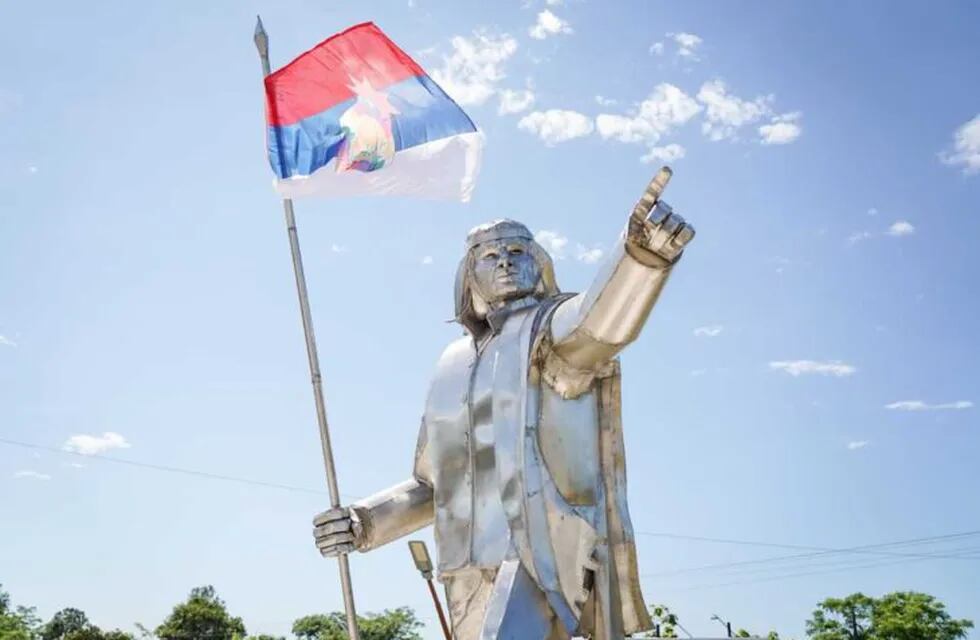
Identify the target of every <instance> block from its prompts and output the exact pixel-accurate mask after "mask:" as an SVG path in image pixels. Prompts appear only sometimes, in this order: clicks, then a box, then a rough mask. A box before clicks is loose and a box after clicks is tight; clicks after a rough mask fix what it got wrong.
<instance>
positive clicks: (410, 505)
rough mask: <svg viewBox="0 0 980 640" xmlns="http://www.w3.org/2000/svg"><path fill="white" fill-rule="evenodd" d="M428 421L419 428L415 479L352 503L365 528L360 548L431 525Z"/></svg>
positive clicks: (360, 549) (353, 509)
mask: <svg viewBox="0 0 980 640" xmlns="http://www.w3.org/2000/svg"><path fill="white" fill-rule="evenodd" d="M428 449H429V447H428V437H427V435H426V428H425V421H424V420H423V421H422V427H421V429H420V430H419V439H418V445H417V446H416V449H415V468H414V472H413V474H412V478H411V479H409V480H405V481H404V482H401V483H399V484H396V485H395V486H393V487H389V488H388V489H385V490H384V491H380V492H378V493H376V494H374V495H373V496H370V497H367V498H365V499H363V500H360V501H358V502H355V503H354V504H352V505H351V510H352V511H353V512H354V515H355V519H356V520H357V522H358V524H359V526H360V527H361V529H362V533H361V535H360V536H359V541H358V546H357V549H358V551H370V550H371V549H375V548H377V547H380V546H381V545H384V544H387V543H389V542H391V541H393V540H397V539H398V538H401V537H402V536H407V535H408V534H410V533H412V532H413V531H418V530H419V529H421V528H422V527H425V526H428V525H430V524H432V520H433V519H434V517H435V506H434V504H433V500H432V467H431V465H430V464H429V459H428Z"/></svg>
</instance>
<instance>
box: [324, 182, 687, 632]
mask: <svg viewBox="0 0 980 640" xmlns="http://www.w3.org/2000/svg"><path fill="white" fill-rule="evenodd" d="M669 177H670V174H669V172H668V171H662V172H661V173H660V174H658V176H657V178H655V180H654V181H653V182H651V185H650V186H649V187H648V190H647V192H646V193H645V194H644V196H643V198H642V199H641V200H640V202H639V203H638V205H637V208H636V209H635V210H634V212H633V214H632V215H631V216H630V217H629V222H628V224H627V228H626V231H625V232H624V234H623V235H622V236H621V237H620V239H619V241H618V242H617V245H616V247H615V248H614V250H613V251H612V252H611V253H610V255H609V257H608V259H607V261H606V263H605V264H604V265H603V267H602V268H601V269H600V271H599V273H598V275H597V276H596V278H595V280H594V282H593V283H592V285H591V286H590V287H589V289H588V290H587V291H585V292H584V293H581V294H578V295H574V296H573V295H568V294H561V293H560V292H559V289H558V286H557V282H556V280H555V276H554V269H553V266H552V262H551V259H550V257H549V256H548V255H547V253H546V252H545V250H544V249H543V248H542V247H541V246H540V245H538V244H537V243H536V242H535V241H534V239H533V236H532V235H531V233H530V232H529V231H528V229H527V228H526V227H524V225H522V224H520V223H517V222H514V221H512V220H504V221H496V222H493V223H488V224H486V225H481V226H480V227H477V228H476V229H474V230H473V231H472V232H471V233H470V235H469V237H468V239H467V252H466V255H465V256H464V257H463V259H462V261H461V262H460V268H459V274H458V276H457V279H456V289H455V296H456V317H457V320H458V321H459V322H460V324H462V325H463V326H464V327H465V328H466V330H467V335H466V336H464V337H462V338H460V339H458V340H456V341H454V342H453V343H452V344H450V345H449V346H448V347H447V348H446V350H445V351H444V352H443V354H442V356H441V358H440V359H439V362H438V364H437V366H436V371H435V375H434V376H433V379H432V382H431V385H430V390H429V395H428V398H427V400H426V403H425V411H424V415H423V420H422V427H421V429H420V433H419V440H418V446H417V449H416V453H415V467H414V473H413V477H412V479H410V480H407V481H405V482H403V483H401V484H399V485H396V486H394V487H392V488H390V489H387V490H385V491H382V492H380V493H378V494H376V495H374V496H371V497H369V498H367V499H365V500H362V501H360V502H358V503H355V504H354V505H351V507H350V508H349V509H340V510H332V511H329V512H325V513H324V514H321V515H320V516H317V519H316V521H315V525H316V529H315V532H314V533H315V536H316V539H317V546H318V547H319V549H320V550H321V552H322V553H323V554H324V555H328V556H329V555H334V554H336V553H338V552H343V551H346V550H348V549H357V550H360V551H367V550H370V549H374V548H376V547H378V546H380V545H382V544H385V543H387V542H390V541H391V540H394V539H396V538H398V537H401V536H404V535H407V534H408V533H410V532H412V531H415V530H417V529H419V528H421V527H423V526H425V525H427V524H430V523H434V525H435V540H436V560H437V562H436V566H437V571H438V575H439V579H440V580H441V581H442V582H443V583H444V584H445V585H446V588H447V597H448V600H449V609H450V613H451V618H452V624H453V634H454V637H455V638H456V639H457V640H476V639H477V638H480V639H486V640H493V639H496V638H504V637H521V638H528V639H538V640H552V639H564V638H569V637H570V636H572V635H585V636H589V637H593V638H597V639H599V640H613V639H617V638H623V637H624V635H625V634H627V633H633V632H636V631H640V630H645V629H649V628H650V627H651V621H650V618H649V615H648V614H647V612H646V608H645V604H644V600H643V596H642V594H641V592H640V585H639V576H638V572H637V563H636V548H635V544H634V540H633V530H632V525H631V523H630V518H629V511H628V508H627V502H626V470H625V447H624V443H623V435H622V425H621V420H620V415H621V410H620V376H619V366H618V362H617V361H616V359H615V357H616V355H617V354H618V353H619V351H620V350H622V349H623V348H624V347H625V346H626V345H628V344H629V343H630V342H632V341H633V340H635V339H636V337H637V336H638V335H639V333H640V330H641V329H642V327H643V324H644V323H645V322H646V320H647V318H648V316H649V314H650V311H651V309H652V308H653V306H654V304H655V303H656V301H657V298H658V296H659V294H660V291H661V290H662V288H663V286H664V284H665V283H666V281H667V278H668V276H669V274H670V271H671V269H672V268H673V265H674V264H675V263H676V262H677V260H678V259H679V258H680V255H681V252H682V250H683V248H684V246H685V245H686V244H687V243H688V242H689V241H690V240H691V239H692V238H693V237H694V230H693V228H691V227H690V226H689V225H687V224H686V223H685V222H684V221H683V219H682V218H680V216H678V215H677V214H675V213H673V211H672V210H671V208H670V207H669V206H668V205H666V204H665V203H663V202H662V201H660V200H659V196H660V193H661V192H662V191H663V188H664V186H666V183H667V180H668V179H669ZM514 629H520V632H519V633H517V632H515V631H514ZM515 633H516V635H515Z"/></svg>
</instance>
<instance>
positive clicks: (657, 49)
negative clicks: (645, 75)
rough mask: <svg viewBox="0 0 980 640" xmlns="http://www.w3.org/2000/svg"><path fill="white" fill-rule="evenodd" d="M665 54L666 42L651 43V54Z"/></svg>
mask: <svg viewBox="0 0 980 640" xmlns="http://www.w3.org/2000/svg"><path fill="white" fill-rule="evenodd" d="M663 54H664V43H663V42H654V43H653V44H651V45H650V55H651V56H662V55H663Z"/></svg>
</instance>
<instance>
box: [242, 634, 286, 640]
mask: <svg viewBox="0 0 980 640" xmlns="http://www.w3.org/2000/svg"><path fill="white" fill-rule="evenodd" d="M245 640H286V639H285V638H284V637H282V636H270V635H269V634H267V633H260V634H259V635H257V636H249V637H247V638H245Z"/></svg>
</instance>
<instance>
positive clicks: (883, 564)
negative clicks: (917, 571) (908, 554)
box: [667, 558, 933, 592]
mask: <svg viewBox="0 0 980 640" xmlns="http://www.w3.org/2000/svg"><path fill="white" fill-rule="evenodd" d="M932 559H933V558H911V559H903V560H886V561H884V562H872V563H867V564H859V565H854V566H850V567H838V568H836V569H827V570H823V571H805V572H801V573H790V574H786V575H779V576H767V577H764V578H756V579H753V580H734V581H732V582H720V583H716V584H704V585H696V586H693V587H684V588H681V589H669V588H668V589H667V590H670V591H680V592H683V591H702V590H704V589H717V588H720V587H731V586H735V585H744V584H756V583H760V582H774V581H778V580H789V579H791V578H802V577H804V576H815V575H822V574H827V573H840V572H842V571H856V570H860V569H872V568H876V567H887V566H892V565H899V564H911V563H914V562H925V561H927V560H932Z"/></svg>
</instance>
